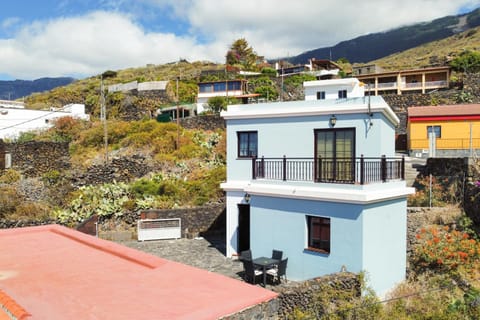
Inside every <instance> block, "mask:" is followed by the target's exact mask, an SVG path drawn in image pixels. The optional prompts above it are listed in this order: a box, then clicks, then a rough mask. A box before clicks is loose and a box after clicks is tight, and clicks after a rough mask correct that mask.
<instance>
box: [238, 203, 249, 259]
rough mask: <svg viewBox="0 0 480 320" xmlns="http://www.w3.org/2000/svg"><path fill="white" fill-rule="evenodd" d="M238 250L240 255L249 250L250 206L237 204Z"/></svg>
mask: <svg viewBox="0 0 480 320" xmlns="http://www.w3.org/2000/svg"><path fill="white" fill-rule="evenodd" d="M237 234H238V239H237V240H238V242H237V243H238V248H237V252H238V253H240V252H242V251H245V250H249V249H250V205H249V204H244V203H239V204H238V233H237Z"/></svg>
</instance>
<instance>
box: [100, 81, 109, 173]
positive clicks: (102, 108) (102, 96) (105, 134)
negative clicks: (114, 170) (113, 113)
mask: <svg viewBox="0 0 480 320" xmlns="http://www.w3.org/2000/svg"><path fill="white" fill-rule="evenodd" d="M100 120H101V121H102V123H103V142H104V147H105V165H107V164H108V130H107V108H106V106H105V88H104V87H103V73H102V74H101V75H100Z"/></svg>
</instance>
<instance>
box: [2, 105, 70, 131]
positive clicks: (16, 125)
mask: <svg viewBox="0 0 480 320" xmlns="http://www.w3.org/2000/svg"><path fill="white" fill-rule="evenodd" d="M64 108H65V107H62V108H61V109H62V110H63V109H64ZM39 111H41V110H39ZM58 111H59V110H55V111H51V112H49V113H47V114H44V115H42V116H40V117H36V118H32V119H29V120H26V121H24V122H20V123H17V124H13V125H10V126H7V127H3V128H0V131H1V130H6V129H11V128H15V127H18V126H20V125H22V124H25V123H29V122H33V121H35V120H38V119H42V118H45V117H47V116H49V115H51V114H54V113H56V112H58Z"/></svg>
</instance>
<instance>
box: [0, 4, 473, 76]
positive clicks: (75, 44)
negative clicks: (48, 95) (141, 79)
mask: <svg viewBox="0 0 480 320" xmlns="http://www.w3.org/2000/svg"><path fill="white" fill-rule="evenodd" d="M65 3H68V1H65ZM101 3H102V7H103V8H105V6H107V7H109V8H111V10H113V11H110V10H109V11H95V12H90V13H88V14H84V15H78V16H73V17H72V16H65V17H61V18H55V19H52V20H49V21H36V22H32V23H30V24H29V25H25V24H24V23H25V22H24V21H19V20H17V19H15V18H13V19H10V20H9V19H6V20H4V21H3V22H2V25H3V26H4V27H5V28H6V27H9V26H13V27H15V28H16V30H17V31H16V33H15V35H14V37H11V38H9V39H0V70H1V71H2V73H4V74H10V75H11V76H13V77H16V78H20V79H33V78H36V77H42V76H61V75H72V74H73V75H81V76H89V75H93V74H98V73H101V72H102V71H105V70H107V69H114V70H115V69H123V68H128V67H135V66H142V65H145V64H147V63H155V64H160V63H165V62H171V61H176V60H178V59H179V58H185V59H188V60H190V61H195V60H211V61H215V62H223V61H224V56H225V53H226V51H227V50H228V47H229V46H230V45H231V43H232V42H233V41H234V40H236V39H238V38H240V37H244V38H246V39H247V41H248V42H249V43H250V44H251V45H252V46H253V48H254V49H255V50H256V51H257V53H258V54H260V55H264V56H266V57H267V58H274V57H281V56H287V55H290V56H293V55H297V54H299V53H301V52H304V51H307V50H311V49H315V48H320V47H325V46H330V45H334V44H336V43H338V42H340V41H343V40H348V39H351V38H354V37H357V36H360V35H364V34H367V33H372V32H378V31H383V30H387V29H391V28H394V27H398V26H401V25H406V24H411V23H415V22H419V21H426V20H431V19H435V18H438V17H442V16H445V15H451V14H456V12H458V11H459V10H460V8H463V9H465V8H468V9H473V8H476V7H479V6H480V0H456V1H451V0H403V1H402V2H395V1H384V0H364V1H357V2H353V1H351V0H322V1H318V0H297V1H277V0H260V1H258V0H257V1H252V0H243V1H241V2H238V1H233V0H222V1H214V0H183V1H181V0H138V2H135V7H131V8H130V9H131V10H128V13H121V12H126V11H127V9H126V8H127V7H126V6H127V3H130V4H131V2H128V1H124V0H102V1H101ZM65 5H66V4H65ZM142 5H143V6H142ZM145 8H146V9H149V10H150V12H144V13H145V14H144V15H142V10H144V9H145ZM141 9H142V10H141ZM145 15H150V16H149V19H152V17H154V16H155V17H157V18H158V17H160V18H161V15H163V16H164V20H162V21H175V20H180V21H181V22H182V23H183V24H184V25H185V24H187V26H189V32H188V34H187V35H183V36H178V35H175V34H173V33H171V32H172V31H171V30H174V29H175V28H174V27H172V28H171V29H169V30H160V31H157V32H148V31H146V30H152V29H151V28H148V27H144V26H142V25H140V21H142V16H145ZM20 22H22V23H23V24H19V23H20ZM161 25H165V24H161ZM157 30H158V29H157Z"/></svg>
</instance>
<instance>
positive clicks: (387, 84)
mask: <svg viewBox="0 0 480 320" xmlns="http://www.w3.org/2000/svg"><path fill="white" fill-rule="evenodd" d="M396 87H397V83H396V82H379V83H378V85H377V88H383V89H385V88H396Z"/></svg>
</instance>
